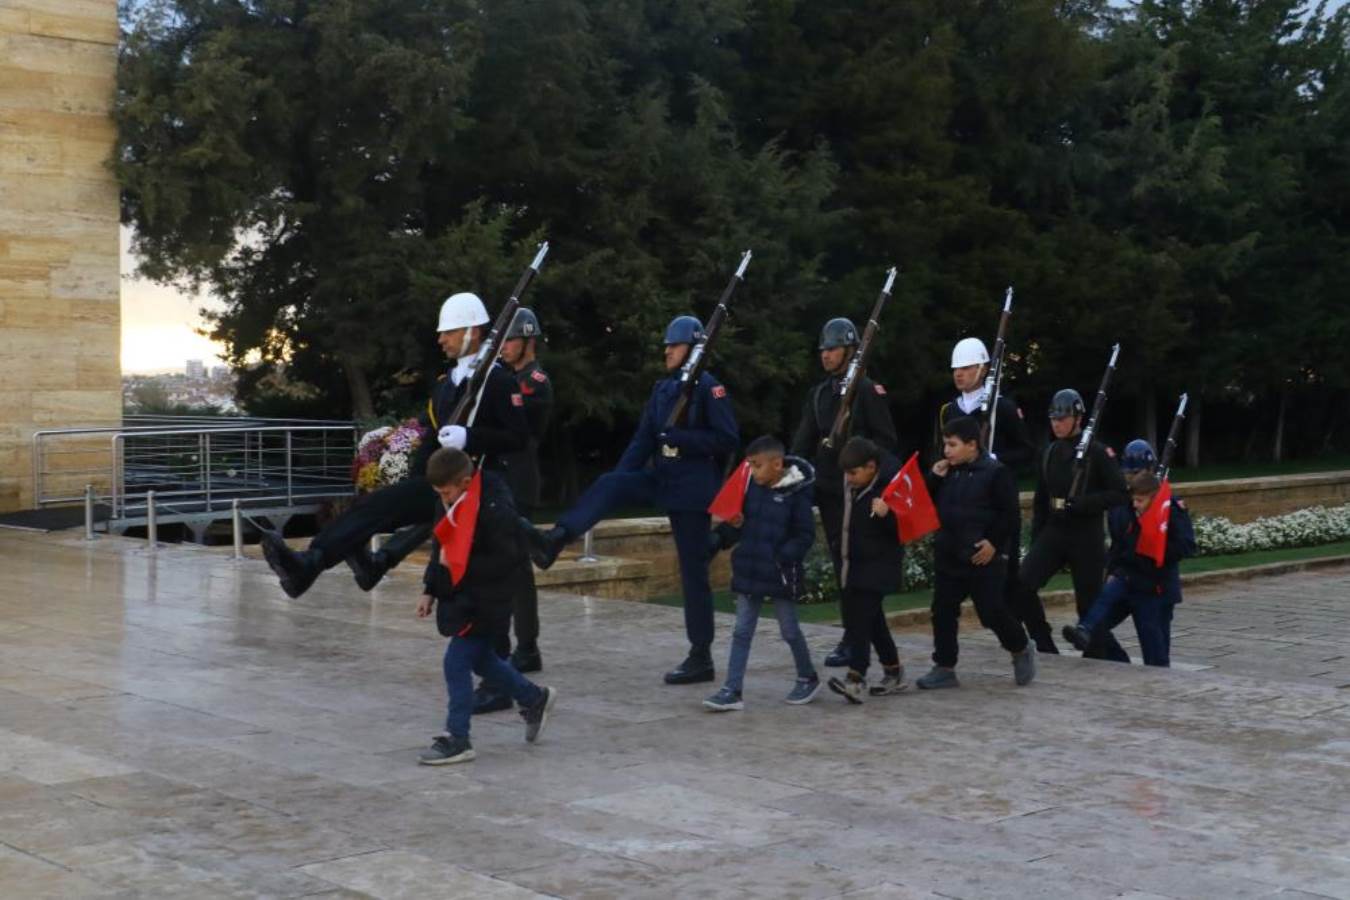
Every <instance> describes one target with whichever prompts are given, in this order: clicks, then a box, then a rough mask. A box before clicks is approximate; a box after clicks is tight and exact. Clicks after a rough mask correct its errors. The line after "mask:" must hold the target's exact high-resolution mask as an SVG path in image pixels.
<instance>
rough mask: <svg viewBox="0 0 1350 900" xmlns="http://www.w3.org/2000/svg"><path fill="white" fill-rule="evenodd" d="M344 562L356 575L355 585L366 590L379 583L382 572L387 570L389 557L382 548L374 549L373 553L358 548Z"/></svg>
mask: <svg viewBox="0 0 1350 900" xmlns="http://www.w3.org/2000/svg"><path fill="white" fill-rule="evenodd" d="M346 562H347V567H348V568H349V569H351V570H352V574H353V575H355V576H356V586H357V587H359V588H360V589H361V590H363V591H368V590H370V589H371V588H373V587H375V585H377V584H379V583H380V579H381V578H383V577H384V573H385V572H388V571H389V557H388V556H387V555H386V554H385V552H384V551H383V550H376V551H375V552H374V553H371V552H370V551H368V550H359V551H357V552H356V553H353V554H352V555H351V556H349V557H347V560H346Z"/></svg>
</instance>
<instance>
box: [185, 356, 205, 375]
mask: <svg viewBox="0 0 1350 900" xmlns="http://www.w3.org/2000/svg"><path fill="white" fill-rule="evenodd" d="M187 377H189V378H205V377H206V366H205V365H204V364H203V363H202V361H201V360H200V359H189V360H188V361H187Z"/></svg>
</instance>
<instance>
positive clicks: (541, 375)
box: [530, 369, 548, 384]
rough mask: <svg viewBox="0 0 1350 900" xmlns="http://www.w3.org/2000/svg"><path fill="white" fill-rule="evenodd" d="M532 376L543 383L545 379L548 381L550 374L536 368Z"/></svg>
mask: <svg viewBox="0 0 1350 900" xmlns="http://www.w3.org/2000/svg"><path fill="white" fill-rule="evenodd" d="M530 377H531V378H533V379H534V380H535V381H537V382H539V383H540V384H543V383H544V382H545V381H548V376H547V375H545V374H544V373H543V372H540V371H539V370H538V369H535V370H534V371H533V372H531V373H530Z"/></svg>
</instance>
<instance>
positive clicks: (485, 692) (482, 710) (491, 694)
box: [473, 683, 516, 716]
mask: <svg viewBox="0 0 1350 900" xmlns="http://www.w3.org/2000/svg"><path fill="white" fill-rule="evenodd" d="M515 705H516V704H515V701H514V700H512V699H511V698H510V697H508V696H507V695H505V694H502V693H498V692H497V690H496V689H494V688H490V687H488V686H487V685H486V684H483V683H480V684H479V685H478V687H476V688H474V691H473V714H474V715H475V716H482V715H486V714H487V713H495V712H501V711H502V710H504V709H510V708H512V707H513V706H515Z"/></svg>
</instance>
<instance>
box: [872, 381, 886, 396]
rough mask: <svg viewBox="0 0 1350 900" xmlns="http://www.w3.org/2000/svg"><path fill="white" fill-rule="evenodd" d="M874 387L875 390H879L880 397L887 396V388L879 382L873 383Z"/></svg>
mask: <svg viewBox="0 0 1350 900" xmlns="http://www.w3.org/2000/svg"><path fill="white" fill-rule="evenodd" d="M872 388H873V390H875V391H876V392H877V396H878V397H885V396H886V388H885V387H884V386H882V385H879V384H873V385H872Z"/></svg>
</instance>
